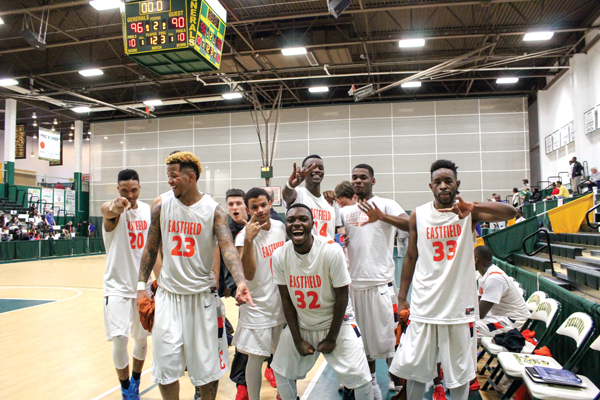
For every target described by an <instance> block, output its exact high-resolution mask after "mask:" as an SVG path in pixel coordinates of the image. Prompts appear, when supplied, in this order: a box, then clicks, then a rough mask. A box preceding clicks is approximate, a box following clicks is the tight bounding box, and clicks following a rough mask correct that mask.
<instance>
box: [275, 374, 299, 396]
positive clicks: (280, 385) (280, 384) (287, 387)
mask: <svg viewBox="0 0 600 400" xmlns="http://www.w3.org/2000/svg"><path fill="white" fill-rule="evenodd" d="M273 372H274V375H275V380H276V381H277V392H279V396H281V399H282V400H296V397H298V391H297V389H296V381H293V380H291V379H288V378H286V377H284V376H281V375H279V374H278V373H277V372H275V371H273Z"/></svg>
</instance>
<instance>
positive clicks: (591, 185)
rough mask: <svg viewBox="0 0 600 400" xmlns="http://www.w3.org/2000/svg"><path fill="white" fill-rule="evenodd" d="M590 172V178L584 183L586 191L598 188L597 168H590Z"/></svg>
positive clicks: (599, 178)
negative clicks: (586, 187) (586, 186)
mask: <svg viewBox="0 0 600 400" xmlns="http://www.w3.org/2000/svg"><path fill="white" fill-rule="evenodd" d="M590 172H591V173H592V174H591V175H590V178H589V179H588V180H586V181H585V183H586V184H587V185H588V189H589V190H593V188H594V187H597V188H600V173H599V172H598V168H596V167H592V168H591V169H590Z"/></svg>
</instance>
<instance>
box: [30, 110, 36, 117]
mask: <svg viewBox="0 0 600 400" xmlns="http://www.w3.org/2000/svg"><path fill="white" fill-rule="evenodd" d="M31 118H33V119H36V118H37V114H36V113H35V111H34V112H33V114H31Z"/></svg>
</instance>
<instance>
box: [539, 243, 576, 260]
mask: <svg viewBox="0 0 600 400" xmlns="http://www.w3.org/2000/svg"><path fill="white" fill-rule="evenodd" d="M545 244H546V242H543V241H540V242H538V243H536V245H535V246H536V248H537V249H539V248H541V247H542V246H543V245H545ZM551 246H552V254H554V255H557V256H560V257H565V258H573V259H574V258H575V257H578V256H583V251H584V250H586V248H585V247H581V246H571V245H566V244H554V243H551ZM542 252H543V253H548V248H547V247H545V248H544V249H543V250H542Z"/></svg>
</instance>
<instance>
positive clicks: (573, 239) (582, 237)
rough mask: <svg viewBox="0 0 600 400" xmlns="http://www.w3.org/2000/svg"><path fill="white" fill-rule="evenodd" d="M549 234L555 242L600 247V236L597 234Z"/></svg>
mask: <svg viewBox="0 0 600 400" xmlns="http://www.w3.org/2000/svg"><path fill="white" fill-rule="evenodd" d="M549 233H550V239H551V240H552V241H553V242H564V243H573V244H583V245H592V246H600V235H599V234H597V233H583V232H582V233H554V232H549Z"/></svg>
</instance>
